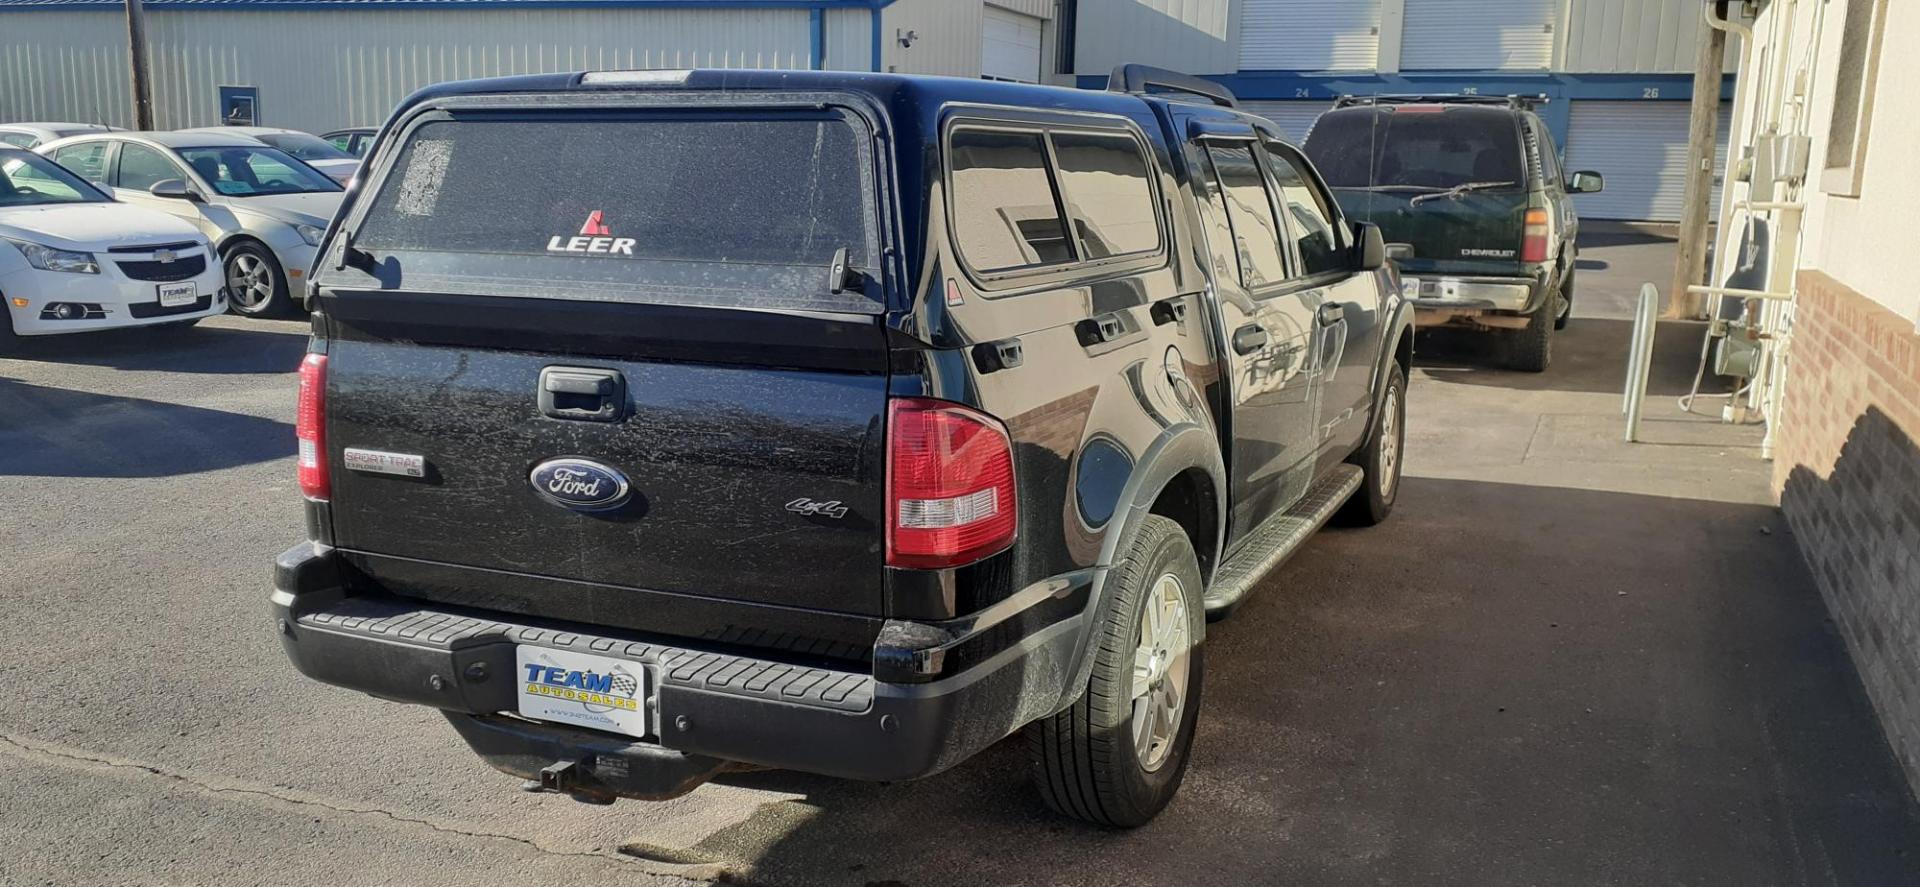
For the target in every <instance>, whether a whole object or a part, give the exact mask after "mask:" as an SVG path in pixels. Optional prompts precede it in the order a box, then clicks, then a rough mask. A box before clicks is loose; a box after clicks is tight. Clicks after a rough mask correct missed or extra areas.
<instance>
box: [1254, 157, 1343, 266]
mask: <svg viewBox="0 0 1920 887" xmlns="http://www.w3.org/2000/svg"><path fill="white" fill-rule="evenodd" d="M1267 159H1268V161H1269V162H1270V163H1271V164H1272V166H1273V178H1274V180H1275V181H1277V182H1279V183H1280V205H1281V207H1283V208H1284V209H1285V210H1286V212H1287V228H1288V230H1289V231H1291V232H1292V233H1293V237H1294V244H1295V246H1297V247H1298V248H1299V251H1300V268H1301V274H1302V275H1304V276H1312V275H1315V274H1324V273H1326V272H1328V271H1340V270H1343V269H1345V268H1346V267H1347V261H1346V257H1345V256H1344V255H1342V254H1341V250H1340V234H1339V232H1338V231H1335V230H1334V227H1333V220H1334V219H1336V218H1339V216H1338V215H1337V214H1335V213H1334V211H1333V205H1332V203H1331V202H1330V201H1328V200H1327V197H1326V195H1325V194H1322V193H1321V192H1320V189H1319V188H1317V187H1315V186H1314V184H1313V180H1312V179H1311V178H1309V177H1308V176H1307V173H1306V170H1305V167H1304V165H1303V163H1304V162H1303V161H1301V160H1300V159H1299V158H1298V157H1297V156H1295V155H1294V153H1293V151H1292V150H1291V149H1288V148H1283V147H1274V146H1271V145H1269V146H1268V147H1267Z"/></svg>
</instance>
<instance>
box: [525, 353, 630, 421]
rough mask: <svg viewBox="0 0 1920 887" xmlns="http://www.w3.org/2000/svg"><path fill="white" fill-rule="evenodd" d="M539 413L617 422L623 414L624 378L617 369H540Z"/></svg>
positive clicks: (581, 419) (566, 417)
mask: <svg viewBox="0 0 1920 887" xmlns="http://www.w3.org/2000/svg"><path fill="white" fill-rule="evenodd" d="M539 397H540V414H541V415H543V416H546V417H548V418H552V419H572V420H576V421H580V422H618V421H620V419H621V418H623V417H624V416H625V414H626V409H627V380H626V379H625V378H624V377H622V376H621V375H620V371H619V370H605V369H597V368H594V367H563V366H555V367H546V368H544V369H542V370H541V371H540V392H539Z"/></svg>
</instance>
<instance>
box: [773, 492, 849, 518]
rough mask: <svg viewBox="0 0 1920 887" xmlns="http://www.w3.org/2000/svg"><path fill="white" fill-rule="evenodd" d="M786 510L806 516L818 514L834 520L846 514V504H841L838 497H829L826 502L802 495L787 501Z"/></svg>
mask: <svg viewBox="0 0 1920 887" xmlns="http://www.w3.org/2000/svg"><path fill="white" fill-rule="evenodd" d="M787 510H788V511H791V512H793V513H794V514H804V515H807V516H808V517H812V516H814V515H819V516H821V517H830V518H833V519H835V520H839V519H840V518H843V517H846V516H847V506H845V505H841V504H840V500H838V499H830V500H828V501H826V502H815V501H813V500H812V499H807V498H805V497H802V498H799V499H795V500H793V501H792V502H788V503H787Z"/></svg>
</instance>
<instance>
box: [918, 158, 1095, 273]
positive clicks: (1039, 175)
mask: <svg viewBox="0 0 1920 887" xmlns="http://www.w3.org/2000/svg"><path fill="white" fill-rule="evenodd" d="M948 152H949V160H950V162H951V163H952V166H953V198H952V200H953V225H954V240H955V242H956V243H958V244H959V247H960V254H961V255H963V256H965V257H966V260H967V264H969V265H972V266H973V267H974V268H976V269H978V270H980V271H1010V270H1013V269H1016V268H1027V267H1032V266H1035V265H1052V264H1057V263H1061V262H1071V261H1073V245H1072V244H1070V243H1068V242H1067V226H1066V223H1065V222H1063V221H1061V218H1060V205H1059V203H1057V202H1056V201H1055V200H1054V197H1053V184H1052V182H1051V180H1050V177H1049V176H1048V175H1047V149H1046V145H1045V143H1044V142H1043V141H1042V136H1041V135H1040V134H1039V133H1037V132H997V131H989V130H980V129H959V130H955V131H954V133H953V137H952V140H951V141H950V142H949V143H948Z"/></svg>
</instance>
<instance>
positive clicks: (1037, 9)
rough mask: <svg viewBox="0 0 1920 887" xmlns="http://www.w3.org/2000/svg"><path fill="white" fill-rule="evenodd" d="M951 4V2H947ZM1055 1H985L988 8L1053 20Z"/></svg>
mask: <svg viewBox="0 0 1920 887" xmlns="http://www.w3.org/2000/svg"><path fill="white" fill-rule="evenodd" d="M949 2H951V0H949ZM1055 2H1056V0H987V5H988V6H998V7H1000V8H1001V9H1005V10H1008V11H1010V12H1017V13H1020V14H1021V15H1030V16H1033V17H1034V18H1043V19H1050V18H1053V7H1054V3H1055Z"/></svg>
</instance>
